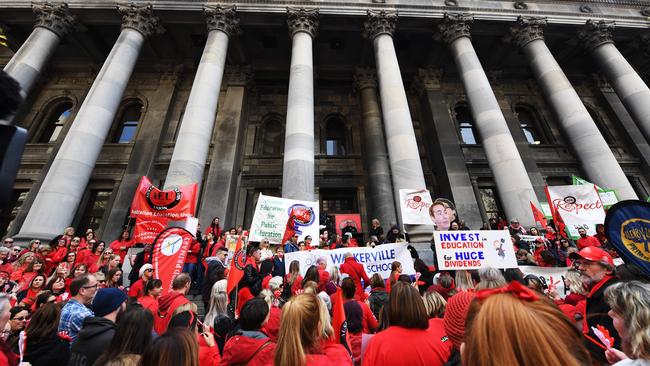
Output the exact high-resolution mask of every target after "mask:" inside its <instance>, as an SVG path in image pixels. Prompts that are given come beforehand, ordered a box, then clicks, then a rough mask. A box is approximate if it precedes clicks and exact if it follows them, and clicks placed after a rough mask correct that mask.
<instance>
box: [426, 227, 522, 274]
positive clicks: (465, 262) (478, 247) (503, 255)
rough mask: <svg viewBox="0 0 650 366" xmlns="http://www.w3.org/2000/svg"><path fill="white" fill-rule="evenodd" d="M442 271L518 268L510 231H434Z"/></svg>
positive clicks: (439, 266)
mask: <svg viewBox="0 0 650 366" xmlns="http://www.w3.org/2000/svg"><path fill="white" fill-rule="evenodd" d="M433 239H434V241H435V245H436V257H437V258H438V269H440V270H451V269H479V268H481V267H494V268H517V257H516V256H515V250H514V248H513V246H512V242H511V241H510V233H509V232H508V231H507V230H476V231H474V230H466V231H434V232H433Z"/></svg>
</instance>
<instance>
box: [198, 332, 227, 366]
mask: <svg viewBox="0 0 650 366" xmlns="http://www.w3.org/2000/svg"><path fill="white" fill-rule="evenodd" d="M196 338H197V341H198V342H199V366H217V365H218V364H219V361H221V356H220V355H219V347H218V346H217V345H216V344H215V345H214V346H212V347H210V346H208V344H207V343H205V338H203V337H202V336H201V335H200V334H197V335H196Z"/></svg>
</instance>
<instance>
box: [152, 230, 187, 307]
mask: <svg viewBox="0 0 650 366" xmlns="http://www.w3.org/2000/svg"><path fill="white" fill-rule="evenodd" d="M193 241H194V236H193V235H192V234H191V233H190V232H189V231H187V230H185V229H183V228H179V227H170V228H168V229H166V230H164V231H163V232H161V233H160V234H159V235H158V237H156V240H154V246H153V254H152V264H153V269H154V276H155V277H156V278H158V279H160V280H161V281H162V283H163V287H162V294H161V296H162V295H165V294H166V293H168V292H169V291H171V290H172V281H173V280H174V278H175V277H176V276H177V275H179V274H180V273H181V272H183V265H184V264H185V258H186V255H187V251H188V250H189V249H190V245H191V244H192V242H193Z"/></svg>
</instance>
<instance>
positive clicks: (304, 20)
mask: <svg viewBox="0 0 650 366" xmlns="http://www.w3.org/2000/svg"><path fill="white" fill-rule="evenodd" d="M318 24H319V22H318V9H305V8H299V9H293V8H287V25H288V26H289V35H290V36H291V37H292V38H293V36H294V35H295V34H296V33H298V32H305V33H307V34H309V35H310V36H311V38H316V34H317V33H318Z"/></svg>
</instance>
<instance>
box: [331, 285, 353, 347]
mask: <svg viewBox="0 0 650 366" xmlns="http://www.w3.org/2000/svg"><path fill="white" fill-rule="evenodd" d="M331 299H332V328H334V341H335V343H340V344H342V345H343V346H344V347H345V348H346V349H347V350H348V352H350V347H349V346H348V340H347V337H346V335H347V333H348V323H347V321H346V320H345V309H343V290H341V288H340V287H339V288H337V289H336V293H334V294H333V295H332V297H331Z"/></svg>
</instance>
